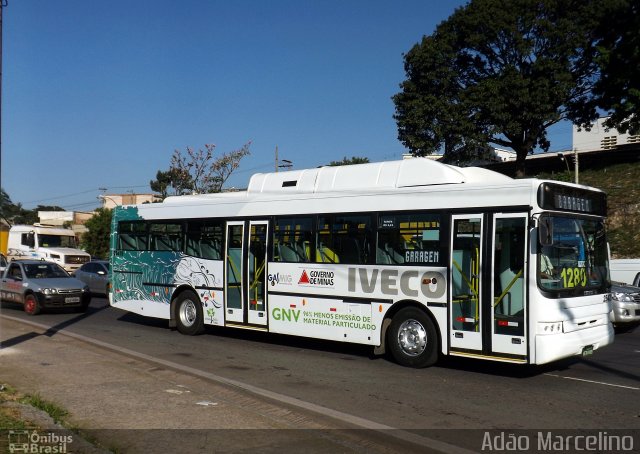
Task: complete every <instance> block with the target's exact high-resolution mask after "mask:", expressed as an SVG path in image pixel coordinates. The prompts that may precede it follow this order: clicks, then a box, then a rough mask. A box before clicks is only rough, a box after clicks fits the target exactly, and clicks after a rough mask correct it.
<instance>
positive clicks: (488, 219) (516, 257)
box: [449, 213, 527, 362]
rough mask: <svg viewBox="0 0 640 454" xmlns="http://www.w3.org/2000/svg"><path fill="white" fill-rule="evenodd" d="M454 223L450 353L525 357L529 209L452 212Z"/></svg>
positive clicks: (507, 357)
mask: <svg viewBox="0 0 640 454" xmlns="http://www.w3.org/2000/svg"><path fill="white" fill-rule="evenodd" d="M451 228H452V232H451V263H450V269H451V280H450V284H449V285H450V287H449V291H450V295H451V300H450V303H449V313H450V318H449V345H450V350H451V353H452V354H457V355H467V356H483V357H495V358H501V359H509V360H512V361H515V362H522V361H525V359H526V355H527V338H526V329H525V327H526V314H527V310H526V309H527V307H526V291H525V290H526V286H525V282H526V271H527V265H526V257H527V255H526V251H527V241H526V238H527V214H526V213H488V214H484V215H481V214H477V215H454V216H452V227H451ZM485 248H486V250H485Z"/></svg>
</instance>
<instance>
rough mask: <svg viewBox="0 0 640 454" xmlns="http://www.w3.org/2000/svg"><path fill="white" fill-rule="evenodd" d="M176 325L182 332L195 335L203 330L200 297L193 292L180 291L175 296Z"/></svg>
mask: <svg viewBox="0 0 640 454" xmlns="http://www.w3.org/2000/svg"><path fill="white" fill-rule="evenodd" d="M175 304H176V306H175V307H176V325H177V327H178V331H180V332H181V333H182V334H187V335H189V336H195V335H196V334H201V333H202V332H203V331H204V315H203V313H202V303H201V302H200V298H198V295H196V294H195V293H193V292H189V291H186V292H182V293H181V294H180V295H178V297H177V298H176V303H175Z"/></svg>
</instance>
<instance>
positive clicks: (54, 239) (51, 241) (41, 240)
mask: <svg viewBox="0 0 640 454" xmlns="http://www.w3.org/2000/svg"><path fill="white" fill-rule="evenodd" d="M38 246H40V247H70V248H75V247H76V238H75V237H74V236H72V235H43V234H38Z"/></svg>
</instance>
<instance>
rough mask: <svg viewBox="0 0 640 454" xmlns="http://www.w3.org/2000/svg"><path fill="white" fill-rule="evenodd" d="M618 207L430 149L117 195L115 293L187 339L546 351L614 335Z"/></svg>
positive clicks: (585, 347) (413, 359) (568, 351)
mask: <svg viewBox="0 0 640 454" xmlns="http://www.w3.org/2000/svg"><path fill="white" fill-rule="evenodd" d="M605 213H606V196H605V194H604V193H603V192H602V191H599V190H597V189H592V188H588V187H585V186H579V185H574V184H566V183H558V182H551V181H540V180H535V179H521V180H514V179H511V178H509V177H506V176H504V175H501V174H498V173H495V172H492V171H489V170H486V169H482V168H457V167H453V166H448V165H444V164H440V163H437V162H434V161H431V160H428V159H425V158H414V159H408V160H403V161H392V162H383V163H370V164H361V165H351V166H343V167H322V168H316V169H308V170H298V171H289V172H280V173H269V174H256V175H254V176H253V177H252V178H251V180H250V183H249V186H248V189H247V190H246V191H242V192H232V193H222V194H207V195H193V196H181V197H169V198H167V199H166V200H165V201H164V202H163V203H159V204H145V205H137V206H133V205H131V206H124V207H117V208H116V209H115V211H114V214H113V223H112V233H111V270H112V276H111V278H112V287H111V293H110V295H109V297H110V303H111V305H112V306H113V307H117V308H121V309H124V310H127V311H131V312H134V313H136V314H140V315H145V316H151V317H159V318H163V319H167V320H169V326H171V327H177V329H178V330H179V331H180V332H182V333H184V334H198V333H201V332H202V331H203V329H204V326H205V325H217V326H225V327H233V328H242V329H252V330H261V331H268V332H273V333H281V334H291V335H297V336H304V337H312V338H319V339H327V340H333V341H342V342H354V343H359V344H367V345H371V346H373V347H374V351H375V352H376V353H378V354H382V353H384V352H385V351H387V352H390V353H391V354H392V356H393V358H394V359H395V360H396V361H397V362H398V363H400V364H402V365H406V366H413V367H424V366H428V365H431V364H433V363H434V362H435V361H436V360H437V358H438V357H439V355H455V356H467V357H474V358H484V359H489V360H495V361H506V362H512V363H525V364H527V363H528V364H544V363H548V362H550V361H554V360H557V359H560V358H565V357H569V356H572V355H580V354H590V353H592V352H593V351H594V350H596V349H598V348H600V347H603V346H605V345H607V344H610V343H611V342H612V341H613V329H612V326H611V324H610V323H609V311H610V304H609V300H608V287H609V277H608V254H607V242H606V237H605V230H604V220H605V219H604V216H605ZM542 257H544V260H543V259H542ZM543 265H544V266H543Z"/></svg>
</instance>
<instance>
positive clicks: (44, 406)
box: [21, 394, 69, 423]
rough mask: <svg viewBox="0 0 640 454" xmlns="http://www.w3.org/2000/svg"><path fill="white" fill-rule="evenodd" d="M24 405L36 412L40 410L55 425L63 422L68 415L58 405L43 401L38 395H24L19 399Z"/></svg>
mask: <svg viewBox="0 0 640 454" xmlns="http://www.w3.org/2000/svg"><path fill="white" fill-rule="evenodd" d="M21 402H22V403H24V404H28V405H31V406H32V407H34V408H37V409H38V410H42V411H44V412H45V413H47V414H48V415H49V416H51V418H52V419H53V421H54V422H55V423H61V422H64V418H65V417H66V416H67V415H68V414H69V412H68V411H67V410H65V409H64V408H62V407H60V406H59V405H57V404H55V403H53V402H50V401H48V400H45V399H43V398H42V397H41V396H40V395H39V394H34V395H26V396H25V397H24V398H22V399H21Z"/></svg>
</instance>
